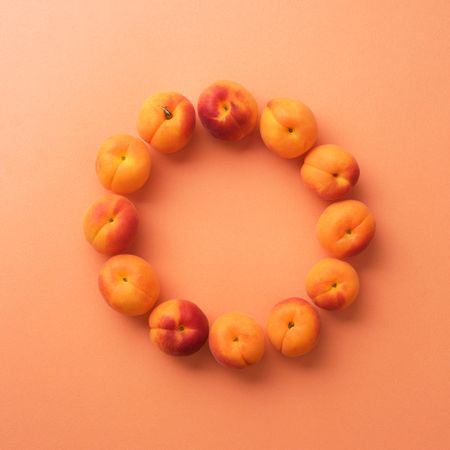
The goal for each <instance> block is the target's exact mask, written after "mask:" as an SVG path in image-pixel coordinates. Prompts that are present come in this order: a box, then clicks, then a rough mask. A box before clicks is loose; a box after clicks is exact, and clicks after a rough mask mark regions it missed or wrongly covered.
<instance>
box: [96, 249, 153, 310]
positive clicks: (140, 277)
mask: <svg viewBox="0 0 450 450" xmlns="http://www.w3.org/2000/svg"><path fill="white" fill-rule="evenodd" d="M98 287H99V289H100V292H101V294H102V295H103V297H104V299H105V300H106V301H107V302H108V304H109V305H110V306H111V307H112V308H113V309H115V310H116V311H118V312H120V313H122V314H125V315H127V316H138V315H141V314H145V313H146V312H148V311H150V309H151V308H152V307H153V305H154V304H155V302H156V300H157V299H158V296H159V290H160V286H159V280H158V277H157V276H156V273H155V271H154V270H153V268H152V267H151V266H150V264H149V263H148V262H147V261H145V260H144V259H142V258H140V257H139V256H135V255H116V256H113V257H112V258H110V259H108V261H106V263H105V264H104V265H103V267H102V268H101V270H100V275H99V277H98Z"/></svg>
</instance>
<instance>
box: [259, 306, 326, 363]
mask: <svg viewBox="0 0 450 450" xmlns="http://www.w3.org/2000/svg"><path fill="white" fill-rule="evenodd" d="M319 334H320V319H319V315H318V314H317V311H316V310H315V309H314V308H313V307H312V306H311V304H310V303H308V302H307V301H306V300H303V299H302V298H288V299H286V300H283V301H281V302H279V303H277V304H276V305H275V306H274V307H273V309H272V311H271V312H270V315H269V320H268V322H267V335H268V336H269V340H270V342H271V343H272V345H273V346H274V347H275V349H276V350H278V351H279V352H280V353H281V354H283V355H284V356H289V357H296V356H301V355H304V354H305V353H308V352H309V351H311V350H312V349H313V348H314V346H315V345H316V343H317V340H318V338H319Z"/></svg>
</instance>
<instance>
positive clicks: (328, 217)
mask: <svg viewBox="0 0 450 450" xmlns="http://www.w3.org/2000/svg"><path fill="white" fill-rule="evenodd" d="M316 234H317V238H318V240H319V242H320V244H321V245H322V247H323V248H324V249H325V250H327V251H328V252H329V253H330V254H331V255H332V256H335V257H336V258H343V257H346V256H352V255H356V254H357V253H359V252H361V251H362V250H363V249H364V248H366V247H367V245H369V242H370V241H371V240H372V238H373V236H374V234H375V218H374V216H373V214H372V212H371V211H370V210H369V208H368V207H367V206H366V205H365V204H364V203H362V202H360V201H358V200H342V201H340V202H336V203H332V204H331V205H329V206H328V207H327V208H326V209H325V211H324V212H323V213H322V215H321V216H320V217H319V221H318V222H317V227H316Z"/></svg>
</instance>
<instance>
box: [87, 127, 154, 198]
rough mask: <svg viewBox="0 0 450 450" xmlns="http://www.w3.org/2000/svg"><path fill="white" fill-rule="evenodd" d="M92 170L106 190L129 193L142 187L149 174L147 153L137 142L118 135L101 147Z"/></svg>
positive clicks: (129, 137)
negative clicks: (94, 170) (94, 169)
mask: <svg viewBox="0 0 450 450" xmlns="http://www.w3.org/2000/svg"><path fill="white" fill-rule="evenodd" d="M95 168H96V172H97V176H98V178H99V180H100V182H101V183H102V185H103V186H104V187H105V188H106V189H109V190H111V191H113V192H115V193H116V194H131V193H132V192H135V191H137V190H138V189H140V188H141V187H142V186H144V184H145V183H146V181H147V179H148V177H149V175H150V168H151V157H150V152H149V151H148V148H147V146H146V145H145V144H144V143H143V142H142V141H140V140H139V139H136V138H134V137H133V136H130V135H128V134H117V135H115V136H111V137H110V138H108V139H106V141H105V142H103V144H102V145H101V146H100V149H99V150H98V153H97V160H96V164H95Z"/></svg>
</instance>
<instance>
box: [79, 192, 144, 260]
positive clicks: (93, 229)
mask: <svg viewBox="0 0 450 450" xmlns="http://www.w3.org/2000/svg"><path fill="white" fill-rule="evenodd" d="M138 223H139V218H138V213H137V210H136V207H135V206H134V205H133V203H131V202H130V200H128V199H127V198H125V197H122V196H120V195H114V194H108V195H105V196H104V197H101V198H100V199H98V200H96V201H95V202H94V203H92V205H91V206H90V207H89V208H88V210H87V211H86V214H85V216H84V222H83V228H84V235H85V237H86V239H87V241H88V242H89V243H90V244H91V245H92V246H93V247H94V248H95V249H96V250H97V251H98V252H100V253H104V254H105V255H115V254H116V253H120V252H122V251H123V250H125V249H126V248H128V247H129V246H130V245H131V243H132V242H133V240H134V237H135V235H136V231H137V227H138Z"/></svg>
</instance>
